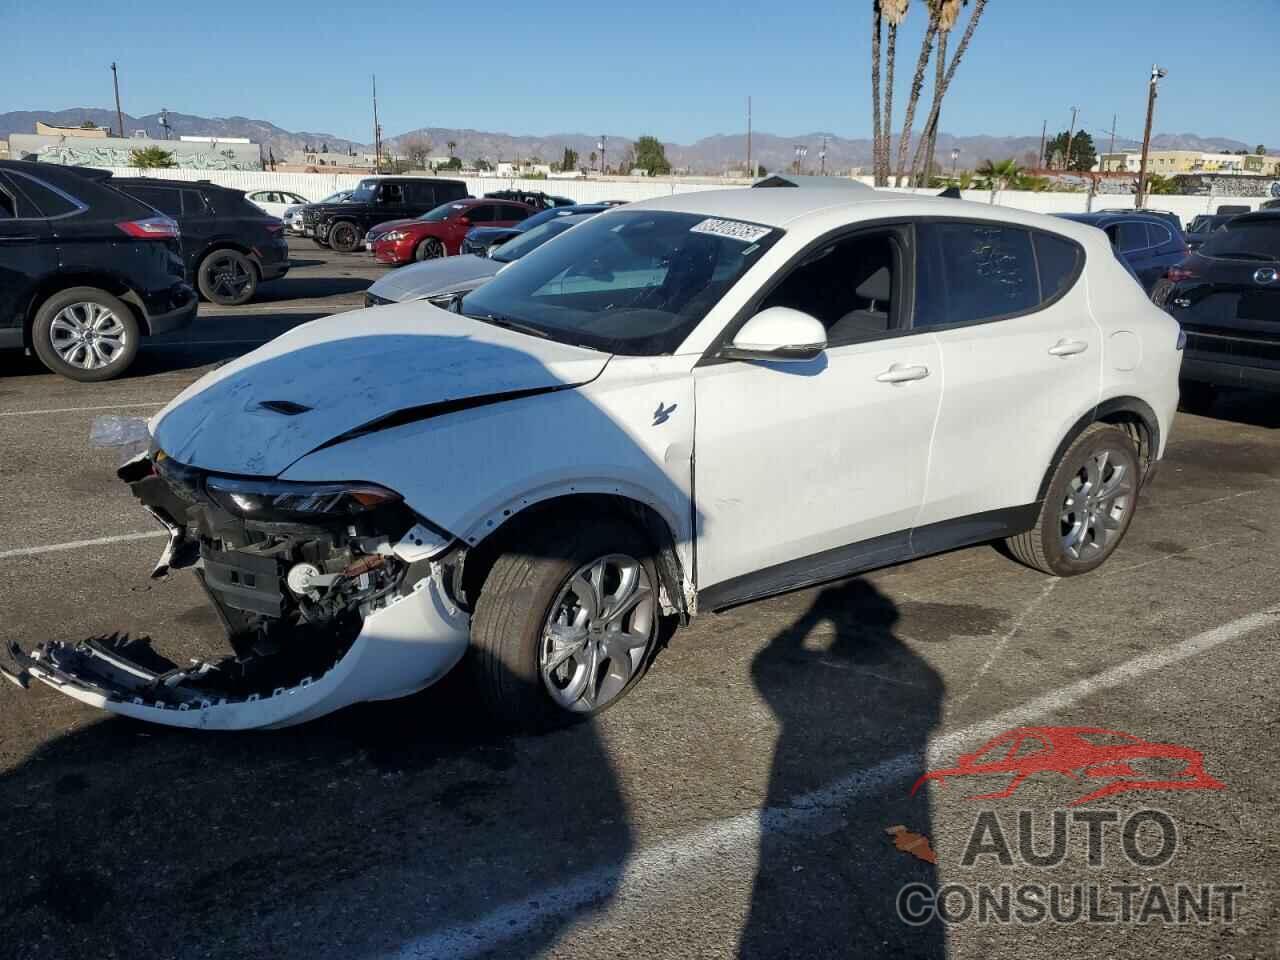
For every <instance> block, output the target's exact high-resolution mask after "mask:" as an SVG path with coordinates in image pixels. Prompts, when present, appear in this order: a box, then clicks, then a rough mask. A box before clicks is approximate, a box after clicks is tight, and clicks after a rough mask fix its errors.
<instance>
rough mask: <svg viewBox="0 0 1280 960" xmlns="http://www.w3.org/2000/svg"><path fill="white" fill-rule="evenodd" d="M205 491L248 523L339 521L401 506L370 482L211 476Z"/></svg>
mask: <svg viewBox="0 0 1280 960" xmlns="http://www.w3.org/2000/svg"><path fill="white" fill-rule="evenodd" d="M205 490H206V491H207V493H208V494H209V496H210V497H211V498H212V499H213V500H214V501H215V502H216V503H217V504H218V505H219V506H221V507H222V508H223V509H225V510H227V511H229V512H230V513H232V514H234V515H236V516H238V517H244V518H245V519H247V520H295V521H302V522H306V521H310V522H313V523H314V522H316V521H324V520H330V521H341V520H346V519H350V518H352V517H356V516H359V515H361V514H364V513H368V512H369V511H372V510H377V509H378V508H379V507H385V506H391V505H394V504H398V503H400V499H401V498H400V494H398V493H395V492H394V491H392V490H388V489H387V488H386V487H380V486H378V485H377V484H373V483H294V482H291V481H285V480H238V479H234V478H230V477H210V478H209V479H208V480H206V481H205Z"/></svg>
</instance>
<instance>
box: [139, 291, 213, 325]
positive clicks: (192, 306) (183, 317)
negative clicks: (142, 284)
mask: <svg viewBox="0 0 1280 960" xmlns="http://www.w3.org/2000/svg"><path fill="white" fill-rule="evenodd" d="M151 306H152V307H159V309H148V308H147V307H146V306H145V305H144V307H143V313H144V314H145V317H144V319H145V320H146V324H147V331H148V332H149V333H151V334H152V335H155V334H160V333H172V332H173V331H175V330H181V329H183V328H184V327H188V326H190V325H191V321H193V320H194V319H195V317H196V311H197V309H198V308H199V306H200V298H199V297H197V296H196V292H195V290H194V289H192V288H191V286H190V285H188V284H185V283H183V284H180V285H178V286H176V287H174V288H173V291H172V292H171V293H170V294H169V296H168V298H167V300H166V302H165V303H164V304H158V303H152V305H151Z"/></svg>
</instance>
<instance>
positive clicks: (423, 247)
mask: <svg viewBox="0 0 1280 960" xmlns="http://www.w3.org/2000/svg"><path fill="white" fill-rule="evenodd" d="M444 255H445V254H444V244H443V243H441V242H440V241H439V240H437V239H436V238H435V237H427V238H426V239H425V240H423V241H422V242H421V243H420V244H418V245H417V246H416V247H414V249H413V259H415V260H417V261H418V262H422V261H423V260H438V259H439V258H440V257H443V256H444Z"/></svg>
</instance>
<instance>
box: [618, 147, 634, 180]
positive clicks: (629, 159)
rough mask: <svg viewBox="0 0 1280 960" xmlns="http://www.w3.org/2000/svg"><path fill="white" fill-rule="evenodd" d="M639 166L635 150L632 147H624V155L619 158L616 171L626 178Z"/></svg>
mask: <svg viewBox="0 0 1280 960" xmlns="http://www.w3.org/2000/svg"><path fill="white" fill-rule="evenodd" d="M637 166H638V164H637V163H636V152H635V149H634V148H632V147H624V148H623V149H622V154H621V155H620V156H619V157H618V165H617V167H615V168H614V169H615V170H617V172H618V173H620V174H622V175H623V176H625V175H627V174H628V173H630V172H631V171H632V170H633V169H635V168H636V167H637Z"/></svg>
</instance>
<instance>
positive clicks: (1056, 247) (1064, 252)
mask: <svg viewBox="0 0 1280 960" xmlns="http://www.w3.org/2000/svg"><path fill="white" fill-rule="evenodd" d="M1033 236H1034V237H1035V246H1036V265H1037V266H1038V267H1039V268H1040V301H1041V302H1042V303H1043V302H1045V301H1048V300H1054V299H1056V298H1058V297H1060V296H1061V295H1062V294H1063V293H1064V292H1066V289H1067V288H1068V287H1070V286H1071V284H1072V283H1073V282H1075V279H1076V270H1077V268H1078V267H1079V264H1080V248H1079V247H1077V246H1076V245H1075V244H1074V243H1072V242H1071V241H1070V240H1064V239H1063V238H1062V237H1055V236H1054V235H1053V234H1051V233H1038V232H1037V233H1035V234H1034V235H1033Z"/></svg>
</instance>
